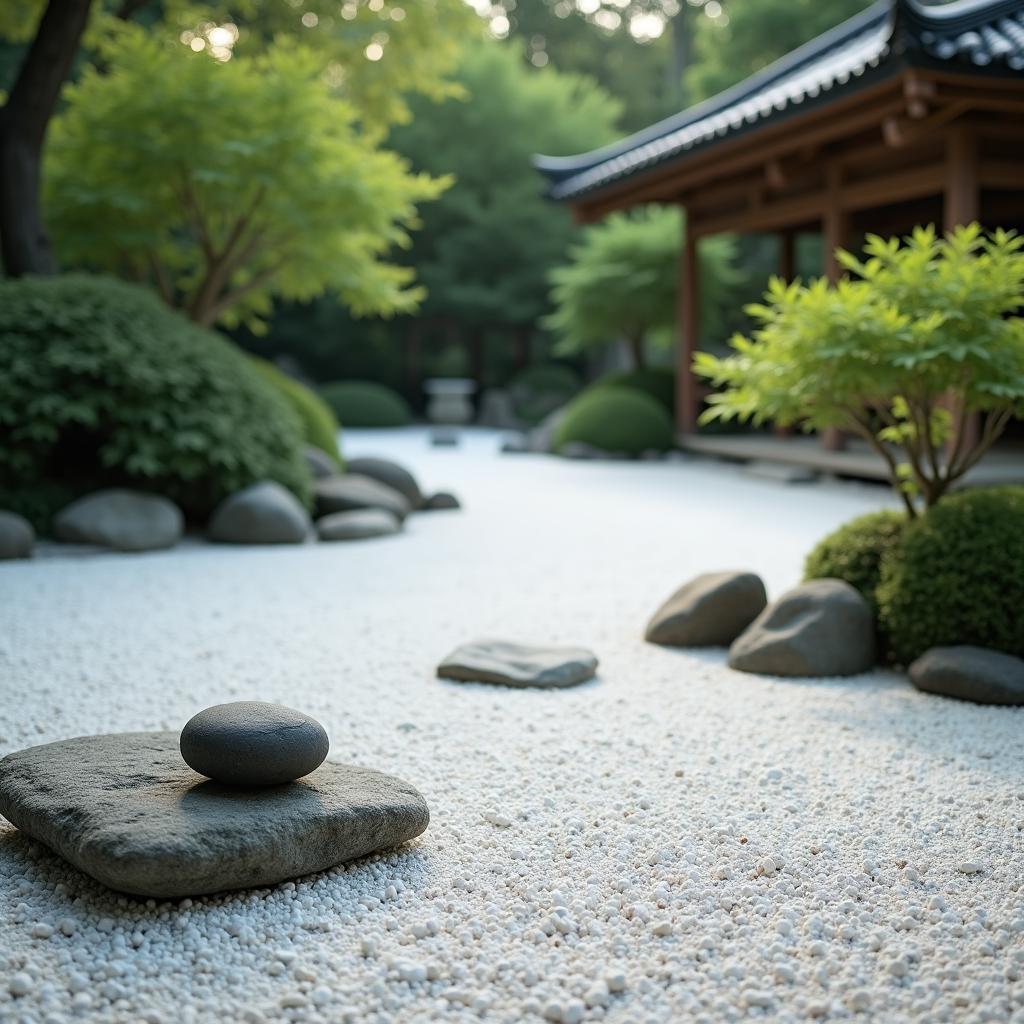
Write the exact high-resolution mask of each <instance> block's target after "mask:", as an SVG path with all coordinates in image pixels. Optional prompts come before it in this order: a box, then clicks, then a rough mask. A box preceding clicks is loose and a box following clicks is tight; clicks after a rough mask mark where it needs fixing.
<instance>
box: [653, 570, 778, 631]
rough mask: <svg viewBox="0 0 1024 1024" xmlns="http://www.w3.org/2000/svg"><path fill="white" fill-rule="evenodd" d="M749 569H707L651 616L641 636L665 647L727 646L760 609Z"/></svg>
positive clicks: (757, 582)
mask: <svg viewBox="0 0 1024 1024" xmlns="http://www.w3.org/2000/svg"><path fill="white" fill-rule="evenodd" d="M767 603H768V595H767V594H766V593H765V589H764V583H763V582H762V581H761V577H760V576H755V575H754V573H752V572H708V573H704V574H703V575H702V576H697V577H696V578H695V579H692V580H690V582H689V583H684V584H683V586H681V587H680V588H679V589H678V590H677V591H676V592H675V593H674V594H673V595H672V596H671V597H670V598H669V599H668V600H667V601H666V602H665V603H664V604H663V605H662V606H661V607H660V608H659V609H658V610H657V611H656V612H655V613H654V615H653V616H652V617H651V621H650V622H648V623H647V632H646V633H645V639H646V640H647V641H648V642H649V643H652V644H661V645H663V646H666V647H727V646H728V645H729V644H731V643H732V642H733V640H735V639H736V637H738V636H739V635H740V633H742V632H743V630H745V629H746V628H747V626H749V625H750V624H751V622H753V621H754V619H756V618H757V617H758V615H760V614H761V612H762V611H764V608H765V605H767Z"/></svg>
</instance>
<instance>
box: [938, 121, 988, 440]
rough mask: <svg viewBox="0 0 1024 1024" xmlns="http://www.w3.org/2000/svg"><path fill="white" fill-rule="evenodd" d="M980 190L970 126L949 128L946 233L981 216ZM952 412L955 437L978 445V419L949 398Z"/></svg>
mask: <svg viewBox="0 0 1024 1024" xmlns="http://www.w3.org/2000/svg"><path fill="white" fill-rule="evenodd" d="M979 193H980V187H979V184H978V145H977V138H976V137H975V135H974V132H973V131H972V129H971V127H970V126H969V125H966V124H954V125H951V126H950V129H949V132H948V133H947V135H946V168H945V186H944V189H943V195H942V226H943V229H944V230H946V231H952V230H953V228H956V227H960V226H961V225H963V224H970V223H971V222H972V221H975V220H978V219H979V216H980V212H981V211H980V206H981V202H980V199H981V197H980V194H979ZM949 406H950V411H951V412H952V414H953V418H954V438H953V439H952V440H951V445H952V443H954V442H955V436H956V434H958V433H959V432H960V430H961V429H963V430H965V431H966V434H967V436H966V441H967V443H968V444H976V443H977V441H978V434H979V431H980V429H981V424H980V422H979V419H980V418H979V416H978V414H977V413H972V414H971V415H969V416H968V417H967V419H966V420H965V419H964V411H963V409H962V408H961V407H960V404H959V403H958V402H957V401H956V400H955V399H954V398H953V396H952V395H950V396H949Z"/></svg>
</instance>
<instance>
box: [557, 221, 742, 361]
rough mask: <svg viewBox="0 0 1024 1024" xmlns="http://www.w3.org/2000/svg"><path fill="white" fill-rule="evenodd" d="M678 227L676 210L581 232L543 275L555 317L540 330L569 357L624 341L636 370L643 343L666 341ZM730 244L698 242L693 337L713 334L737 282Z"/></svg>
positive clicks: (674, 301)
mask: <svg viewBox="0 0 1024 1024" xmlns="http://www.w3.org/2000/svg"><path fill="white" fill-rule="evenodd" d="M682 239H683V226H682V218H681V216H680V213H679V211H678V210H675V209H671V208H668V207H649V208H647V209H644V210H641V211H639V212H637V213H634V214H625V213H618V214H613V215H612V216H610V217H608V218H607V219H606V220H604V221H603V222H602V223H600V224H597V225H594V226H593V227H590V228H587V230H586V232H585V233H584V237H583V240H582V241H581V242H580V243H579V244H578V245H575V246H573V248H572V249H571V251H570V254H569V255H570V262H569V263H568V264H566V265H565V266H562V267H558V268H557V269H556V270H554V271H553V272H552V274H551V283H552V286H553V287H552V300H553V302H554V305H555V312H554V313H552V314H551V316H550V317H549V318H548V319H547V325H548V326H549V327H550V328H551V329H552V330H553V331H554V332H555V334H556V335H557V336H558V337H559V338H560V345H559V351H561V352H563V353H566V354H569V353H573V352H578V351H580V350H582V349H584V348H587V347H589V346H592V345H604V344H607V343H608V342H609V341H613V340H615V339H616V338H625V339H626V340H627V341H629V343H630V345H631V346H632V349H633V353H634V358H635V360H636V363H637V366H638V367H640V366H643V365H644V342H645V341H646V340H647V338H648V337H649V336H650V335H651V334H653V333H655V332H659V333H660V339H659V340H661V341H662V342H663V343H666V342H668V341H670V339H671V328H672V327H673V325H674V324H675V322H676V316H677V306H678V295H679V254H680V249H681V247H682ZM733 254H734V245H733V241H732V239H731V238H728V237H720V238H711V239H708V240H706V241H705V242H704V243H703V244H702V245H701V246H700V249H699V259H700V264H701V273H700V280H701V289H702V290H701V300H700V302H701V314H702V323H701V330H702V333H703V334H704V335H706V336H713V335H714V334H715V333H716V331H718V330H720V328H721V320H720V311H721V309H722V307H723V305H724V303H725V301H726V299H727V297H728V294H729V292H730V290H731V289H732V288H734V287H735V286H736V285H737V284H738V283H739V281H740V280H741V274H740V272H739V270H737V269H736V268H735V267H734V265H733V262H732V261H733Z"/></svg>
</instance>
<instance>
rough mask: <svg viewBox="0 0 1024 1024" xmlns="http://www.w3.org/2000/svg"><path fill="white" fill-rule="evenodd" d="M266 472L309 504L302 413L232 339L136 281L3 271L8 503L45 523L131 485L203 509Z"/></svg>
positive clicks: (1, 404)
mask: <svg viewBox="0 0 1024 1024" xmlns="http://www.w3.org/2000/svg"><path fill="white" fill-rule="evenodd" d="M262 479H271V480H277V481H278V482H279V483H281V484H283V485H284V486H285V487H287V488H289V489H290V490H291V491H292V492H293V493H295V494H296V496H298V497H299V498H300V499H301V500H303V501H306V502H308V501H309V498H310V479H309V471H308V469H307V468H306V466H305V463H304V461H303V458H302V435H301V432H300V430H299V424H298V421H297V419H296V417H295V414H294V413H293V412H292V411H291V409H290V408H289V407H288V405H287V404H286V403H285V402H284V400H283V399H282V398H280V396H279V395H278V394H277V393H276V392H275V391H274V389H273V388H271V387H270V386H269V385H268V384H266V383H265V382H264V381H263V380H262V379H261V378H260V376H259V374H258V373H257V372H256V371H255V370H254V369H253V368H252V365H251V363H250V362H249V360H248V359H247V358H246V357H245V356H244V355H243V354H242V353H241V352H240V351H239V350H238V349H236V348H235V346H234V345H232V344H231V343H230V342H229V341H227V340H226V339H224V338H223V337H221V336H220V335H219V334H216V333H215V332H213V331H209V330H205V329H204V328H201V327H197V326H196V325H195V324H193V323H191V322H189V321H188V320H186V319H185V318H184V317H182V316H180V315H179V314H177V313H174V312H172V311H171V310H170V309H168V308H167V307H166V306H165V305H164V304H163V303H162V302H160V300H159V299H158V298H157V297H156V296H155V295H153V294H152V293H150V292H149V291H147V290H146V289H144V288H140V287H138V286H136V285H130V284H125V283H123V282H120V281H113V280H109V279H106V278H100V277H89V276H86V275H67V276H61V277H52V278H21V279H18V280H12V281H0V481H2V484H0V491H2V493H0V506H5V507H7V508H13V509H17V510H19V511H22V512H23V514H25V515H27V516H29V517H31V518H32V519H33V521H34V522H35V523H36V524H37V525H38V526H39V527H41V528H45V527H46V526H47V525H48V520H49V518H50V516H52V515H53V513H54V512H56V511H57V510H58V509H59V508H60V507H61V505H63V504H65V503H66V502H67V501H68V500H69V499H70V498H73V497H75V496H76V495H78V494H83V493H85V492H87V491H91V490H96V489H98V488H100V487H109V486H127V487H135V488H138V489H141V490H146V491H152V492H155V493H158V494H163V495H165V496H166V497H168V498H170V499H172V500H173V501H175V502H176V503H177V504H178V505H180V506H181V507H182V508H183V509H184V510H185V512H186V514H188V515H189V516H190V517H193V518H197V519H198V518H205V516H206V515H207V514H208V513H209V512H210V511H211V510H212V508H213V507H214V506H215V505H216V504H217V502H218V501H220V500H221V499H222V498H223V497H225V496H226V495H228V494H230V493H232V492H234V491H237V490H239V489H241V488H243V487H246V486H248V485H249V484H251V483H253V482H254V481H256V480H262Z"/></svg>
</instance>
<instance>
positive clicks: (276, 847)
mask: <svg viewBox="0 0 1024 1024" xmlns="http://www.w3.org/2000/svg"><path fill="white" fill-rule="evenodd" d="M0 813H2V814H3V815H4V817H5V818H7V819H8V820H9V821H11V822H12V823H13V824H14V825H16V826H17V827H18V828H20V829H22V830H23V831H24V832H27V833H28V834H29V835H30V836H32V837H33V838H35V839H38V840H39V841H40V842H42V843H45V844H46V845H47V846H48V847H50V849H52V850H53V851H54V852H56V853H58V854H60V855H61V856H62V857H64V858H65V859H67V860H68V861H70V862H71V863H72V864H74V865H75V867H77V868H79V869H80V870H82V871H84V872H85V873H86V874H88V875H91V876H92V877H93V878H95V879H96V880H97V881H99V882H102V883H103V884H104V885H108V886H110V887H111V888H112V889H118V890H120V891H122V892H126V893H131V894H133V895H136V896H147V897H149V896H152V897H160V898H176V897H183V896H197V895H202V894H204V893H213V892H222V891H224V890H227V889H244V888H249V887H251V886H266V885H273V884H274V883H276V882H281V881H284V880H285V879H288V878H295V877H297V876H299V875H307V874H311V873H312V872H316V871H324V870H326V869H327V868H329V867H332V866H334V865H335V864H339V863H341V862H342V861H347V860H353V859H354V858H356V857H364V856H366V855H367V854H370V853H373V852H374V851H376V850H383V849H390V848H392V847H395V846H399V845H401V844H402V843H404V842H407V841H408V840H410V839H414V838H415V837H416V836H418V835H420V834H421V833H422V832H423V831H424V830H425V829H426V827H427V823H428V822H429V820H430V814H429V812H428V810H427V805H426V801H425V800H424V799H423V797H422V796H421V795H420V794H419V793H418V792H417V791H416V790H415V789H414V788H413V787H412V786H410V785H409V784H408V783H406V782H402V781H401V780H400V779H396V778H394V777H393V776H391V775H385V774H383V773H382V772H377V771H373V770H372V769H370V768H360V767H356V766H354V765H341V764H332V763H330V762H327V763H325V764H323V765H321V766H320V767H319V768H318V769H317V770H316V771H315V772H313V773H312V774H311V775H308V776H306V777H305V778H304V779H299V780H298V781H296V782H290V783H287V784H285V785H282V786H274V787H271V788H267V789H256V790H238V789H234V788H232V787H229V786H224V785H221V784H220V783H217V782H211V781H209V780H207V779H204V778H203V777H202V776H201V775H197V774H196V773H195V772H194V771H192V769H191V768H189V767H188V766H187V765H186V764H185V762H184V761H183V760H182V759H181V755H180V754H179V752H178V734H177V733H174V732H137V733H116V734H113V735H108V736H82V737H79V738H78V739H72V740H62V741H60V742H58V743H48V744H45V745H44V746H39V747H30V748H29V749H27V750H21V751H18V752H16V753H14V754H9V755H8V756H7V757H5V758H4V759H3V760H2V761H0Z"/></svg>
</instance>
